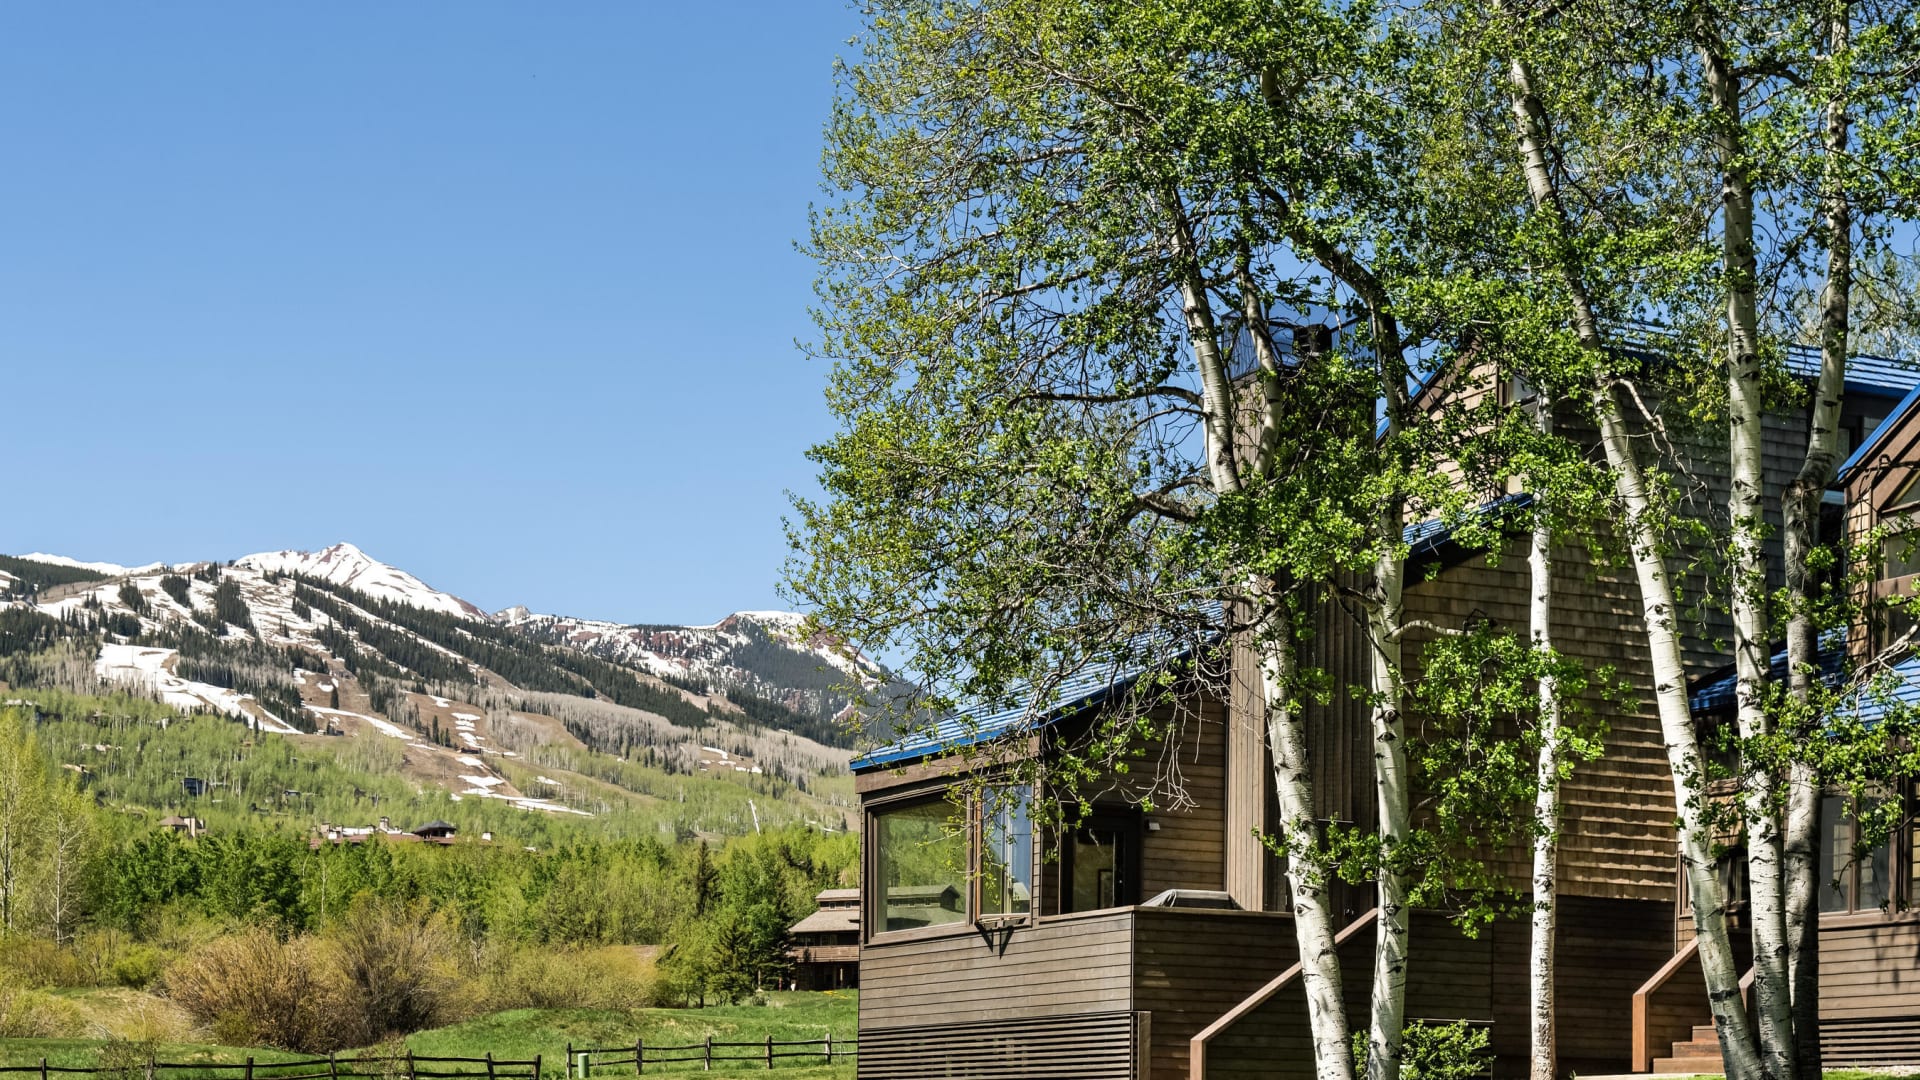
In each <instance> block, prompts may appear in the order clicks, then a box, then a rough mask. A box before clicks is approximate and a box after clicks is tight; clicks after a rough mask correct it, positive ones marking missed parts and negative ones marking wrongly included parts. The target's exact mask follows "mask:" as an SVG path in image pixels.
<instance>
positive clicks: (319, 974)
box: [165, 929, 361, 1052]
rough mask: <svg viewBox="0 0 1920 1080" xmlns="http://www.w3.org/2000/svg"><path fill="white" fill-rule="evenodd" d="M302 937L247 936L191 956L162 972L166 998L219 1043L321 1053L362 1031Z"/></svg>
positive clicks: (334, 977) (330, 968) (337, 982)
mask: <svg viewBox="0 0 1920 1080" xmlns="http://www.w3.org/2000/svg"><path fill="white" fill-rule="evenodd" d="M327 959H328V958H327V957H325V956H324V955H322V952H321V950H320V948H319V947H318V946H317V944H316V943H315V942H314V941H312V940H311V939H308V938H294V939H292V940H288V941H282V940H280V938H278V937H277V936H275V935H274V934H273V933H272V932H271V931H269V930H265V929H255V930H248V931H245V932H243V933H240V934H236V935H234V936H232V937H226V938H221V939H219V940H216V941H213V942H210V943H209V944H207V945H204V946H202V947H200V948H199V949H196V950H194V951H193V952H192V953H190V954H188V955H187V956H186V957H184V958H183V959H181V960H179V961H177V962H176V963H174V964H173V966H171V967H169V968H168V969H167V973H166V977H165V983H166V990H167V993H168V995H169V996H170V997H172V998H173V1000H174V1001H175V1002H176V1003H177V1004H179V1006H180V1007H181V1008H183V1009H185V1010H186V1011H187V1012H188V1013H189V1014H190V1015H191V1016H193V1018H194V1019H196V1020H198V1021H199V1022H200V1023H202V1024H205V1025H207V1026H208V1027H209V1028H211V1029H212V1032H213V1036H214V1038H215V1039H217V1040H218V1041H220V1042H223V1043H230V1044H235V1045H242V1046H244V1045H249V1044H257V1043H264V1044H266V1045H269V1046H278V1047H282V1048H284V1049H287V1050H300V1051H305V1052H324V1051H328V1050H335V1049H338V1048H339V1047H342V1046H346V1045H349V1044H350V1043H351V1042H352V1040H353V1037H354V1035H356V1034H358V1032H359V1030H360V1029H361V1025H360V1023H359V1022H358V1014H359V1007H358V1005H357V1004H356V1003H352V1002H350V1000H349V997H348V994H347V992H346V987H345V986H344V985H343V980H342V979H341V978H340V976H339V974H338V972H337V971H336V969H335V967H334V965H333V964H330V963H328V962H327Z"/></svg>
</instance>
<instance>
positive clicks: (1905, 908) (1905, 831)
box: [1814, 787, 1920, 926]
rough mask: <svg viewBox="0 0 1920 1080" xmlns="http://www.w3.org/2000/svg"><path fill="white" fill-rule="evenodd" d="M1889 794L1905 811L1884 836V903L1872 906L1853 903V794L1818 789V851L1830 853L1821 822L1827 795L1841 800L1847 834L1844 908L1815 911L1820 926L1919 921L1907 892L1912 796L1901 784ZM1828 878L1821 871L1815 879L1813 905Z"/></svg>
mask: <svg viewBox="0 0 1920 1080" xmlns="http://www.w3.org/2000/svg"><path fill="white" fill-rule="evenodd" d="M1892 797H1895V798H1899V799H1901V800H1903V801H1904V803H1905V805H1906V814H1905V818H1906V823H1905V824H1903V825H1902V826H1901V827H1900V828H1898V829H1896V830H1895V831H1894V834H1893V835H1892V836H1889V837H1887V840H1886V843H1887V880H1888V887H1887V893H1888V897H1887V905H1886V906H1885V907H1879V906H1875V907H1870V908H1861V907H1858V906H1856V905H1858V904H1859V898H1860V863H1861V860H1860V859H1858V858H1856V857H1854V854H1853V844H1852V837H1853V828H1854V822H1855V820H1856V818H1855V815H1854V814H1853V804H1854V800H1853V796H1852V795H1851V794H1850V793H1849V792H1847V791H1845V790H1843V789H1842V790H1836V789H1832V788H1828V789H1825V790H1822V791H1821V793H1820V802H1821V807H1822V809H1821V810H1817V811H1816V813H1819V814H1821V817H1822V820H1821V823H1820V827H1821V828H1822V835H1821V837H1820V839H1821V852H1822V857H1823V859H1824V858H1830V857H1831V854H1830V853H1828V852H1827V848H1826V843H1825V841H1826V836H1825V833H1824V824H1825V822H1824V818H1825V811H1824V807H1825V804H1826V800H1828V799H1831V798H1838V799H1841V800H1843V801H1844V802H1845V804H1846V815H1845V817H1844V818H1843V820H1844V821H1845V822H1846V823H1847V837H1848V844H1847V864H1846V871H1845V873H1846V875H1847V894H1846V895H1847V910H1845V911H1818V912H1817V914H1818V918H1819V921H1820V925H1821V926H1864V925H1875V924H1880V923H1889V922H1897V921H1905V922H1913V921H1920V910H1915V907H1914V904H1913V901H1914V897H1913V896H1912V895H1911V891H1912V886H1913V866H1914V855H1915V852H1914V848H1913V834H1914V828H1915V824H1916V822H1915V820H1914V798H1915V796H1914V793H1913V792H1912V791H1911V790H1907V789H1905V788H1904V787H1903V789H1902V792H1901V794H1899V795H1898V796H1892ZM1829 881H1830V879H1829V878H1827V877H1826V876H1825V875H1824V874H1822V875H1821V876H1820V880H1819V882H1818V885H1817V887H1816V891H1815V893H1814V897H1815V899H1814V907H1815V908H1816V909H1818V908H1819V906H1820V898H1821V897H1822V896H1824V895H1825V893H1826V892H1827V891H1828V883H1829Z"/></svg>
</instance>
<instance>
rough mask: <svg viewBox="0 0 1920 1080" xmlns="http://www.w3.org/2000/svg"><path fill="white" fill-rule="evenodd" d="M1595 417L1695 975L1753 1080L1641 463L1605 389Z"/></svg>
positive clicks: (1723, 1047) (1729, 1046)
mask: <svg viewBox="0 0 1920 1080" xmlns="http://www.w3.org/2000/svg"><path fill="white" fill-rule="evenodd" d="M1593 404H1594V411H1595V413H1596V414H1597V415H1598V417H1599V420H1600V441H1601V443H1602V445H1603V446H1604V447H1605V449H1606V454H1607V465H1608V467H1609V469H1610V470H1611V471H1612V472H1613V476H1614V490H1615V493H1616V495H1617V496H1618V497H1619V499H1620V501H1621V503H1622V504H1623V505H1624V507H1625V510H1626V514H1625V521H1624V522H1623V524H1624V525H1625V533H1626V541H1627V545H1628V547H1629V548H1630V549H1631V550H1632V552H1633V566H1634V572H1635V576H1636V577H1637V578H1638V579H1639V582H1640V609H1641V617H1642V619H1643V620H1644V622H1645V625H1646V635H1647V654H1648V659H1649V660H1650V661H1651V663H1652V666H1653V691H1654V701H1655V703H1656V705H1657V706H1658V709H1659V713H1660V730H1661V735H1662V737H1663V738H1664V740H1665V741H1666V746H1667V766H1668V768H1669V769H1670V770H1671V771H1672V772H1673V798H1674V806H1675V808H1676V809H1677V810H1678V811H1679V813H1678V818H1679V825H1680V856H1681V859H1682V861H1683V862H1684V863H1685V864H1686V874H1687V888H1688V891H1689V892H1690V893H1691V894H1692V901H1693V924H1694V937H1695V940H1697V941H1698V942H1699V943H1700V945H1699V955H1700V969H1701V974H1702V976H1703V977H1704V979H1705V981H1706V984H1707V1003H1708V1006H1709V1007H1710V1008H1711V1009H1712V1010H1713V1023H1714V1028H1715V1030H1716V1031H1718V1033H1719V1035H1720V1054H1721V1057H1722V1059H1723V1060H1724V1062H1725V1064H1726V1068H1727V1080H1757V1078H1759V1077H1762V1076H1763V1075H1764V1073H1763V1072H1762V1069H1761V1064H1760V1055H1759V1052H1758V1050H1757V1048H1756V1047H1755V1045H1754V1038H1753V1029H1752V1027H1751V1026H1750V1025H1749V1024H1748V1023H1747V1010H1746V1005H1745V1003H1744V1002H1743V1001H1742V1000H1741V996H1740V969H1739V967H1738V966H1737V965H1736V964H1735V963H1734V958H1733V943H1732V941H1731V939H1730V938H1729V936H1728V933H1727V911H1726V899H1725V895H1724V893H1723V891H1722V889H1721V887H1720V879H1719V877H1718V876H1717V875H1716V874H1715V873H1714V872H1713V865H1714V858H1713V828H1712V825H1711V823H1710V822H1709V821H1708V820H1707V815H1706V812H1705V806H1704V805H1703V804H1704V802H1705V800H1706V791H1705V779H1706V777H1705V775H1704V773H1703V772H1702V769H1701V761H1700V747H1699V745H1698V743H1697V741H1696V740H1695V738H1694V731H1693V712H1692V710H1691V709H1690V708H1689V707H1688V705H1687V672H1686V664H1685V661H1684V659H1683V657H1682V656H1681V653H1680V636H1679V634H1678V633H1677V632H1676V630H1675V626H1674V619H1675V605H1674V599H1673V586H1672V584H1671V582H1669V581H1668V579H1667V567H1666V559H1665V557H1664V555H1663V554H1662V552H1661V550H1660V546H1659V542H1658V538H1657V537H1656V536H1655V535H1654V532H1653V529H1652V527H1651V525H1650V523H1649V521H1648V515H1649V514H1650V512H1651V511H1652V505H1651V500H1650V499H1649V498H1648V496H1647V490H1646V482H1645V478H1644V476H1643V475H1642V473H1641V469H1640V463H1639V462H1638V461H1637V460H1636V459H1635V458H1634V456H1633V443H1632V441H1631V438H1630V436H1629V435H1628V432H1627V425H1626V421H1625V419H1624V418H1623V417H1622V416H1621V413H1620V406H1619V402H1618V401H1616V400H1615V399H1614V396H1613V392H1612V390H1611V389H1610V388H1601V389H1598V390H1596V391H1595V393H1594V403H1593Z"/></svg>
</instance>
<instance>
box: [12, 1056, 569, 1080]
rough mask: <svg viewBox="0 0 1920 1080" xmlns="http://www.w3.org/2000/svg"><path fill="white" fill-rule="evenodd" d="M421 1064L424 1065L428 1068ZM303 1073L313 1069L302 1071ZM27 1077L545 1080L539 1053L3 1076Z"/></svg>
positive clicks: (57, 1068) (51, 1068)
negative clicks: (524, 1056)
mask: <svg viewBox="0 0 1920 1080" xmlns="http://www.w3.org/2000/svg"><path fill="white" fill-rule="evenodd" d="M422 1066H425V1067H424V1068H423V1067H422ZM300 1070H308V1071H305V1072H302V1071H300ZM9 1074H10V1075H14V1076H19V1075H22V1074H28V1075H32V1076H38V1077H39V1078H40V1080H50V1078H51V1077H53V1076H55V1075H72V1074H78V1075H85V1076H108V1077H114V1078H117V1080H187V1078H189V1077H191V1078H198V1080H540V1055H539V1054H535V1055H534V1056H533V1057H531V1058H527V1059H525V1060H509V1059H506V1058H496V1057H494V1056H493V1055H492V1054H488V1055H487V1056H485V1057H477V1058H471V1057H423V1056H421V1055H418V1054H405V1055H393V1056H387V1057H373V1056H369V1057H341V1056H340V1055H338V1054H328V1055H327V1056H326V1057H316V1058H296V1059H294V1060H291V1061H255V1060H254V1059H253V1058H248V1059H246V1060H245V1061H242V1062H222V1061H156V1060H154V1059H153V1058H148V1059H147V1060H146V1061H143V1062H133V1063H130V1064H127V1065H121V1066H113V1065H99V1066H92V1067H76V1066H72V1065H49V1064H47V1059H46V1058H41V1059H40V1063H39V1064H38V1065H0V1076H5V1075H9Z"/></svg>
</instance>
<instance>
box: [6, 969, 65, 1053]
mask: <svg viewBox="0 0 1920 1080" xmlns="http://www.w3.org/2000/svg"><path fill="white" fill-rule="evenodd" d="M81 1026H82V1024H81V1017H80V1010H79V1008H78V1007H77V1006H75V1005H74V1004H73V1003H72V1002H70V1001H66V1000H64V999H62V998H57V997H54V996H53V995H52V994H48V993H45V992H42V991H39V990H34V989H31V988H29V987H28V986H27V984H26V981H25V980H24V979H22V978H21V977H20V975H19V974H18V973H16V972H11V971H3V970H0V1039H58V1038H66V1037H71V1036H74V1035H78V1034H80V1028H81Z"/></svg>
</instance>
